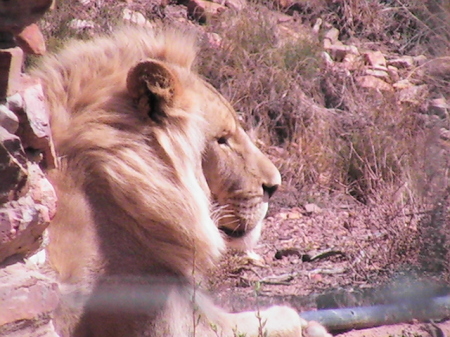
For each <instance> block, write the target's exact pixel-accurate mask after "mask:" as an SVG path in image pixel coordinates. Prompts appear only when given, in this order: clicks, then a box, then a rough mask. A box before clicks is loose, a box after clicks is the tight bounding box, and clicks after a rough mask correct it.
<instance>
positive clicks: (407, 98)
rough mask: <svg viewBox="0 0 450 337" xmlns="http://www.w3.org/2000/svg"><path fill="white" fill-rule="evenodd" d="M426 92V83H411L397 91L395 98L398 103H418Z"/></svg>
mask: <svg viewBox="0 0 450 337" xmlns="http://www.w3.org/2000/svg"><path fill="white" fill-rule="evenodd" d="M427 94H428V85H426V84H423V85H412V86H409V87H407V88H404V89H402V90H399V91H398V92H397V100H398V101H399V102H400V103H410V104H414V105H420V104H421V103H422V102H423V101H424V100H425V97H426V95H427Z"/></svg>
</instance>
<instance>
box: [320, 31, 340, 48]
mask: <svg viewBox="0 0 450 337" xmlns="http://www.w3.org/2000/svg"><path fill="white" fill-rule="evenodd" d="M323 39H324V41H325V40H328V41H329V42H330V45H333V44H335V43H336V42H337V41H338V39H339V30H338V29H336V28H334V27H333V28H331V29H330V30H328V31H327V32H325V34H324V36H323Z"/></svg>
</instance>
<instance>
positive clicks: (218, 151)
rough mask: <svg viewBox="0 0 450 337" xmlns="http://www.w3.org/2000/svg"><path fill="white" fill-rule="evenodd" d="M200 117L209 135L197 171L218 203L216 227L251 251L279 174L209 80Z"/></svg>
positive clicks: (235, 244) (234, 243)
mask: <svg viewBox="0 0 450 337" xmlns="http://www.w3.org/2000/svg"><path fill="white" fill-rule="evenodd" d="M203 91H204V92H205V93H206V94H205V95H206V96H205V97H206V105H207V107H206V111H209V112H211V113H208V114H206V116H205V118H206V120H207V122H208V125H209V130H210V133H209V134H208V142H207V144H206V149H205V151H204V155H203V174H204V175H205V177H206V180H207V182H208V186H209V189H210V191H211V196H212V199H213V200H214V202H215V203H216V204H217V205H219V207H218V213H219V216H218V219H217V222H218V226H219V229H220V230H222V232H224V233H225V234H226V237H227V242H228V245H229V246H230V247H233V248H238V249H251V248H252V247H253V246H254V245H255V243H256V242H257V240H258V239H259V237H260V234H261V229H262V223H263V219H264V217H265V215H266V213H267V209H268V202H269V198H270V197H271V196H272V195H273V194H274V193H275V191H276V190H277V188H278V186H279V184H280V183H281V177H280V173H279V172H278V170H277V169H276V167H275V166H274V165H273V164H272V162H271V161H270V160H269V159H268V158H267V157H266V156H265V155H264V154H263V153H262V152H261V151H260V150H259V149H258V148H257V147H256V146H255V144H254V143H253V142H252V141H251V139H250V137H249V136H248V135H247V133H246V132H245V131H244V130H243V128H242V126H241V125H240V123H239V120H238V116H237V114H236V112H235V111H234V110H233V108H232V107H231V106H230V104H229V103H228V102H227V101H226V100H225V99H224V98H223V97H222V96H221V95H220V94H219V93H218V92H217V91H216V90H215V89H214V88H213V87H211V86H210V85H209V84H207V83H204V90H203Z"/></svg>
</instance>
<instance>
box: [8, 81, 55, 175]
mask: <svg viewBox="0 0 450 337" xmlns="http://www.w3.org/2000/svg"><path fill="white" fill-rule="evenodd" d="M20 95H21V97H22V100H23V103H22V108H18V109H17V110H15V111H14V113H16V114H17V115H18V117H19V121H20V125H19V130H18V131H17V135H18V136H19V137H20V139H21V141H22V145H23V147H24V149H31V150H38V151H41V152H42V153H43V154H44V160H45V162H44V164H45V165H46V167H47V168H54V167H56V166H57V164H56V154H55V149H54V145H53V141H52V136H51V131H50V121H49V115H48V111H47V107H46V104H45V98H44V93H43V91H42V85H41V83H40V81H39V80H37V79H32V78H29V77H27V78H25V80H24V81H23V85H22V88H21V89H20Z"/></svg>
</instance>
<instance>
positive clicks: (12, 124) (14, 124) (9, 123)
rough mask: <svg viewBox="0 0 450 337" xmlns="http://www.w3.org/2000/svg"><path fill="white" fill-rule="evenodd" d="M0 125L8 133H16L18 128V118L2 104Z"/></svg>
mask: <svg viewBox="0 0 450 337" xmlns="http://www.w3.org/2000/svg"><path fill="white" fill-rule="evenodd" d="M0 126H1V127H3V128H5V129H6V130H7V131H8V132H10V133H16V131H17V129H18V128H19V118H17V116H16V114H15V113H14V112H12V111H11V110H9V109H8V108H7V107H6V105H3V104H0Z"/></svg>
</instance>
